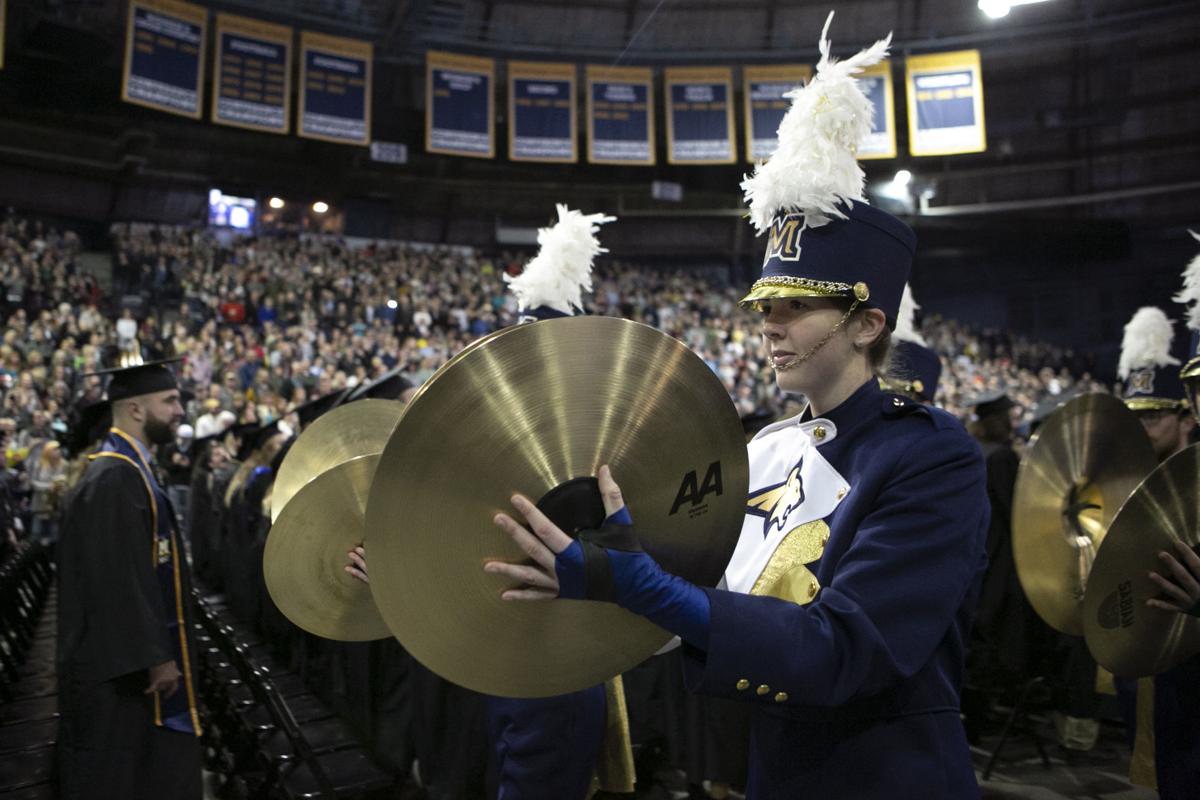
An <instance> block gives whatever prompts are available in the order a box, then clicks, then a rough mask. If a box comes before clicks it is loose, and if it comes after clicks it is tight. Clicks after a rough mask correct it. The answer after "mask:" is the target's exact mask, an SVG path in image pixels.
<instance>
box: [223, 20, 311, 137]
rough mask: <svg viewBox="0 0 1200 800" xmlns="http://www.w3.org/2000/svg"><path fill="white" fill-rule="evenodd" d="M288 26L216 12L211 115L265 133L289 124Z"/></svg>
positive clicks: (286, 130)
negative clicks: (215, 44)
mask: <svg viewBox="0 0 1200 800" xmlns="http://www.w3.org/2000/svg"><path fill="white" fill-rule="evenodd" d="M291 75H292V29H291V28H289V27H288V26H286V25H274V24H272V23H269V22H260V21H259V20H255V19H247V18H246V17H238V16H234V15H233V14H217V51H216V57H215V60H214V67H213V89H212V120H213V122H216V123H219V124H221V125H233V126H235V127H238V128H249V129H251V130H256V131H267V132H269V133H287V132H288V131H289V130H290V129H291V124H290V123H291V116H292V115H291V85H290V83H291Z"/></svg>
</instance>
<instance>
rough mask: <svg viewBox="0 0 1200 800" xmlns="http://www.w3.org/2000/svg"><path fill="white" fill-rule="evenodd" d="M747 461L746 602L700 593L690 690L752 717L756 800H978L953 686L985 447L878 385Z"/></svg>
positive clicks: (781, 426) (963, 633)
mask: <svg viewBox="0 0 1200 800" xmlns="http://www.w3.org/2000/svg"><path fill="white" fill-rule="evenodd" d="M750 453H751V481H752V483H751V504H752V506H751V508H750V509H749V513H748V515H747V518H746V525H745V527H744V528H743V532H742V540H741V541H740V542H739V545H738V550H737V552H735V555H734V559H733V562H732V563H731V565H730V570H729V571H728V572H727V573H726V579H727V581H728V582H729V588H730V589H732V590H733V591H721V590H705V591H706V593H707V594H708V598H709V601H710V604H711V626H710V629H709V646H708V650H707V653H705V652H703V651H701V650H699V649H697V648H693V647H690V646H685V650H684V655H685V660H684V663H685V669H686V676H687V680H688V683H689V686H690V687H691V688H692V689H693V690H695V691H701V692H704V693H707V694H713V695H718V696H725V697H732V698H738V699H741V700H746V701H749V702H752V703H754V704H755V706H756V708H755V714H754V717H753V722H752V735H751V746H750V777H749V785H748V797H753V798H776V797H777V798H792V797H798V796H801V795H811V796H814V797H835V796H843V797H849V796H853V797H855V798H872V797H880V798H885V797H886V798H893V799H894V798H899V797H914V798H917V797H920V798H947V799H949V798H955V799H956V800H957V798H963V797H971V796H975V795H976V794H977V792H978V789H977V788H976V784H975V776H974V772H973V770H972V768H971V763H970V757H969V753H968V750H967V743H966V739H965V735H964V733H963V728H962V724H961V722H960V720H959V715H958V709H959V699H958V689H959V685H960V684H961V680H962V668H963V667H962V664H963V652H964V646H965V643H966V637H967V633H968V630H969V628H970V622H971V615H972V612H973V609H974V605H975V600H976V595H977V591H978V585H979V579H980V576H981V575H982V572H983V569H984V567H985V563H986V562H985V557H984V547H983V546H984V540H985V534H986V530H987V521H988V505H987V497H986V494H985V492H984V481H985V476H984V469H983V463H982V461H981V459H980V453H979V448H978V446H977V445H976V444H975V442H974V441H972V440H971V438H970V437H969V436H968V435H967V434H966V432H965V431H964V430H963V429H962V426H961V425H960V424H959V423H958V421H957V420H955V419H954V418H953V417H952V416H951V415H949V414H948V413H946V412H944V411H941V410H939V409H935V408H929V407H926V406H922V405H920V404H918V403H914V402H913V401H911V400H909V399H907V398H903V397H900V396H898V395H894V394H889V393H885V392H883V391H881V390H880V389H879V388H878V386H877V385H876V383H875V382H874V381H869V382H867V383H866V384H864V385H863V386H862V387H861V388H860V389H859V390H858V391H857V392H855V393H854V394H853V395H852V396H851V397H850V398H849V399H847V400H846V401H845V402H844V403H842V404H841V405H840V406H839V407H838V408H836V409H834V410H833V411H831V412H829V413H828V414H826V415H825V416H823V417H821V418H818V419H808V418H806V417H805V415H801V417H799V418H795V419H792V420H787V421H784V422H781V423H776V424H775V425H772V426H770V427H768V428H767V429H765V430H764V431H763V432H762V433H761V434H759V436H758V437H756V438H755V440H754V442H752V443H751V445H750ZM781 488H782V489H783V490H784V491H783V492H780V491H779V490H780V489H781ZM772 495H773V496H772ZM757 498H765V499H764V500H762V501H761V502H760V503H759V504H758V505H754V502H755V500H756V499H757ZM785 531H786V532H788V533H786V534H784V532H785ZM788 539H797V541H796V544H795V545H793V546H791V547H790V548H789V546H788V543H787V541H786V540H788ZM789 549H790V550H792V551H793V554H791V555H790V556H789V554H787V553H786V551H788V550H789ZM777 554H778V555H777ZM781 557H782V558H783V559H785V560H788V561H790V562H791V563H783V564H781V568H780V569H777V570H776V569H772V564H771V561H773V560H777V559H780V558H781ZM760 565H761V570H759V567H760ZM768 572H771V573H773V572H779V575H778V576H768V577H773V580H770V581H761V580H760V578H762V577H764V576H767V574H768ZM756 590H757V591H756ZM747 591H749V592H751V593H752V594H743V593H742V592H747ZM760 593H762V594H777V596H775V597H770V598H768V597H762V596H753V594H760ZM797 594H798V596H797ZM810 600H811V602H809V601H810ZM801 603H807V605H801Z"/></svg>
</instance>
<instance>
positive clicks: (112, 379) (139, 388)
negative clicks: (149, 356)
mask: <svg viewBox="0 0 1200 800" xmlns="http://www.w3.org/2000/svg"><path fill="white" fill-rule="evenodd" d="M182 360H183V359H180V358H164V359H160V360H158V361H147V362H146V363H144V364H138V365H137V366H133V367H113V368H111V369H101V370H96V371H95V372H89V373H86V374H85V375H84V377H89V376H91V375H107V376H109V381H108V399H109V402H116V401H117V400H124V399H126V398H128V397H137V396H138V395H143V394H152V393H154V392H167V391H170V390H171V389H178V388H179V385H178V384H177V383H176V382H175V373H174V372H172V371H171V370H169V369H168V368H167V365H168V364H174V363H176V362H177V361H182Z"/></svg>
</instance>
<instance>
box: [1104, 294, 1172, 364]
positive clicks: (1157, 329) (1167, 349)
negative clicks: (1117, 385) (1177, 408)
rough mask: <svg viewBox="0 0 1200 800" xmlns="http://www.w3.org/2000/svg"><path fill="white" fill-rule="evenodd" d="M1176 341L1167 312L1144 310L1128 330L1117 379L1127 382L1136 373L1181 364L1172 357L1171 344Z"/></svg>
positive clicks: (1157, 309) (1132, 321) (1134, 316)
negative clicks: (1135, 371)
mask: <svg viewBox="0 0 1200 800" xmlns="http://www.w3.org/2000/svg"><path fill="white" fill-rule="evenodd" d="M1174 338H1175V328H1174V325H1173V323H1172V322H1171V320H1169V319H1168V318H1167V315H1166V312H1164V311H1163V310H1162V309H1161V308H1155V307H1154V306H1142V307H1141V308H1139V309H1138V310H1137V311H1136V312H1135V313H1134V315H1133V318H1132V319H1130V320H1129V323H1128V324H1126V326H1125V336H1124V338H1122V339H1121V360H1120V361H1119V362H1118V363H1117V375H1118V376H1120V378H1121V380H1125V379H1126V378H1128V377H1129V373H1131V372H1133V371H1134V370H1139V369H1146V368H1147V367H1165V366H1169V365H1171V364H1178V363H1179V359H1177V358H1172V357H1171V340H1172V339H1174Z"/></svg>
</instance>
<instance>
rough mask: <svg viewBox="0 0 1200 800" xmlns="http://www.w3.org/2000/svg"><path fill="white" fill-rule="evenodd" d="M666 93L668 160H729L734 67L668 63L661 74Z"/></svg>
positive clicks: (733, 158)
mask: <svg viewBox="0 0 1200 800" xmlns="http://www.w3.org/2000/svg"><path fill="white" fill-rule="evenodd" d="M663 82H664V83H665V84H666V91H665V94H666V96H667V163H668V164H732V163H733V162H734V161H736V160H737V146H736V145H735V143H734V141H733V137H734V134H733V70H732V69H730V68H729V67H671V68H669V69H667V70H666V72H665V74H664V81H663Z"/></svg>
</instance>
